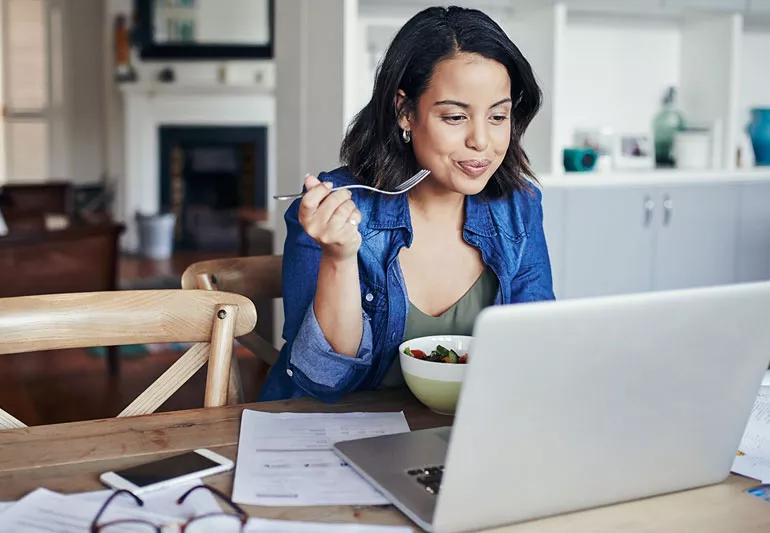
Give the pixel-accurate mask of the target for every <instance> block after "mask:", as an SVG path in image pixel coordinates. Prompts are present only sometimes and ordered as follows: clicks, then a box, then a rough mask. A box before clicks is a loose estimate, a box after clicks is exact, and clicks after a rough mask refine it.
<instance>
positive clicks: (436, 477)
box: [406, 465, 444, 496]
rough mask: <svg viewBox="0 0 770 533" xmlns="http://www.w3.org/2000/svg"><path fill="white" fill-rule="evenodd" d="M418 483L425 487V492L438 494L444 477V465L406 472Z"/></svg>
mask: <svg viewBox="0 0 770 533" xmlns="http://www.w3.org/2000/svg"><path fill="white" fill-rule="evenodd" d="M406 473H407V474H409V476H411V477H412V479H414V480H415V481H416V482H417V483H419V484H420V485H422V486H423V488H425V490H426V491H427V492H428V493H430V494H433V495H434V496H435V495H437V494H438V491H439V488H440V487H441V477H442V476H443V475H444V465H438V466H423V467H421V468H412V469H411V470H407V471H406Z"/></svg>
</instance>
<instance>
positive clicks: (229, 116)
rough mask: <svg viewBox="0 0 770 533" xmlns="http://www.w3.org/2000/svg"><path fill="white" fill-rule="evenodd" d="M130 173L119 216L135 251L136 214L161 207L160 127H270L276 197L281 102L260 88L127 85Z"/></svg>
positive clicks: (270, 185)
mask: <svg viewBox="0 0 770 533" xmlns="http://www.w3.org/2000/svg"><path fill="white" fill-rule="evenodd" d="M121 91H122V93H123V102H124V143H125V144H124V174H123V179H122V180H121V181H120V183H119V186H118V190H117V191H116V198H115V200H116V201H115V207H116V216H117V218H118V219H119V220H121V221H123V223H124V224H125V225H126V233H125V235H124V237H123V240H122V248H123V249H124V250H125V251H128V252H134V251H136V250H137V248H138V244H139V243H138V236H137V232H136V224H135V220H134V215H135V213H136V212H137V211H140V212H142V213H144V214H152V213H157V211H158V209H159V206H160V149H159V138H160V136H159V128H160V126H183V125H190V126H266V127H267V154H268V161H267V198H268V206H267V207H268V209H269V210H270V211H272V205H271V202H272V196H273V194H275V192H274V188H275V159H276V158H275V128H274V124H275V97H274V95H273V93H272V92H269V91H267V90H264V89H260V88H259V87H237V86H227V85H211V86H204V85H197V86H184V85H178V84H169V85H161V84H126V85H123V86H121Z"/></svg>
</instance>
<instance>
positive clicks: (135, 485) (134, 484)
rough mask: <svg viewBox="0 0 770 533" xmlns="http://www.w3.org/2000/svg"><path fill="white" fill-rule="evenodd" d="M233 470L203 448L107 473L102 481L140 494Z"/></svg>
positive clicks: (227, 461)
mask: <svg viewBox="0 0 770 533" xmlns="http://www.w3.org/2000/svg"><path fill="white" fill-rule="evenodd" d="M232 468H233V462H232V461H231V460H230V459H228V458H227V457H223V456H221V455H219V454H218V453H214V452H212V451H211V450H206V449H204V448H200V449H198V450H195V451H192V452H187V453H183V454H181V455H174V456H173V457H166V458H165V459H159V460H158V461H152V462H150V463H144V464H141V465H137V466H132V467H131V468H126V469H124V470H117V471H115V472H105V473H103V474H102V475H101V476H99V479H100V480H101V482H102V483H104V484H105V485H107V486H108V487H112V488H113V489H128V490H130V491H131V492H134V493H137V494H139V493H142V492H147V491H151V490H157V489H162V488H166V487H171V486H173V485H178V484H180V483H184V482H186V481H190V480H193V479H198V478H202V477H204V476H210V475H212V474H219V473H220V472H226V471H228V470H232Z"/></svg>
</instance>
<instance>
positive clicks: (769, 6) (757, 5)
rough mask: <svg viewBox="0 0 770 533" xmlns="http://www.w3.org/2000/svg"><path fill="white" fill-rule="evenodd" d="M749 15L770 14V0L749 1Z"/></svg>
mask: <svg viewBox="0 0 770 533" xmlns="http://www.w3.org/2000/svg"><path fill="white" fill-rule="evenodd" d="M749 13H750V14H760V13H761V14H767V13H770V0H749Z"/></svg>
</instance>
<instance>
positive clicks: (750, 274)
mask: <svg viewBox="0 0 770 533" xmlns="http://www.w3.org/2000/svg"><path fill="white" fill-rule="evenodd" d="M738 212H739V217H738V243H737V254H736V281H739V282H744V281H760V280H770V181H768V182H767V183H746V184H743V185H741V186H740V194H739V199H738Z"/></svg>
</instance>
